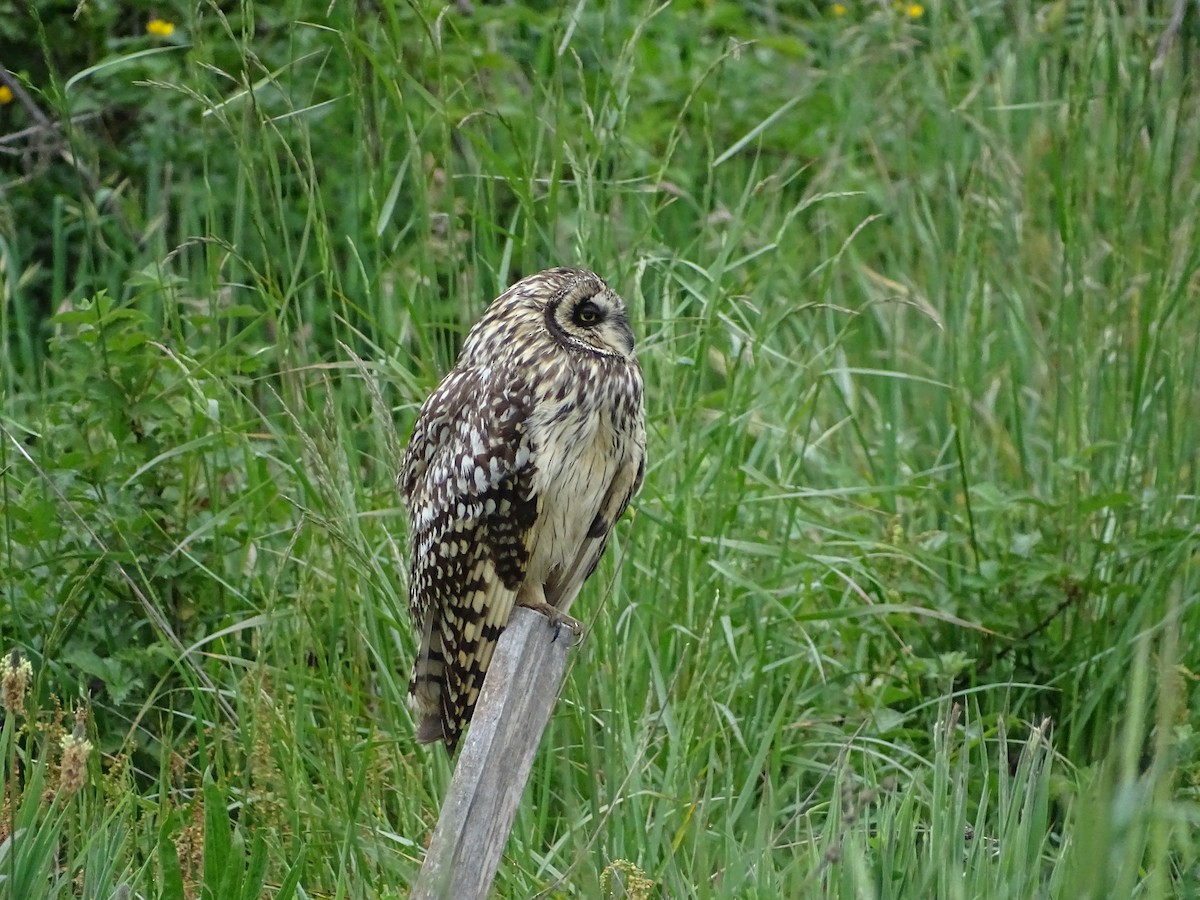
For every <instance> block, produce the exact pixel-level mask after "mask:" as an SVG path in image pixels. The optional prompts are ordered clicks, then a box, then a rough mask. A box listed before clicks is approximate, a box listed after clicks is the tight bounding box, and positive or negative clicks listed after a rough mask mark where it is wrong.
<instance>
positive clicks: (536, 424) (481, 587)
mask: <svg viewBox="0 0 1200 900" xmlns="http://www.w3.org/2000/svg"><path fill="white" fill-rule="evenodd" d="M645 460H646V430H645V424H644V416H643V409H642V375H641V371H640V370H639V369H638V366H637V363H636V362H635V361H634V358H633V332H632V330H631V329H630V327H629V318H628V315H627V313H626V310H625V304H624V303H623V302H622V300H621V298H620V297H618V296H617V294H616V293H614V292H613V291H612V290H611V289H610V288H609V287H608V286H607V285H606V284H605V283H604V282H603V281H601V280H600V278H599V277H598V276H596V275H595V274H593V273H591V272H588V271H584V270H582V269H549V270H547V271H545V272H541V273H539V274H537V275H533V276H531V277H529V278H526V279H524V280H523V281H520V282H518V283H517V284H515V285H513V286H512V287H511V288H509V289H508V290H507V291H505V292H504V293H503V294H502V295H500V297H499V298H497V299H496V301H495V302H493V303H492V305H491V306H490V307H489V308H488V310H487V311H486V312H485V313H484V315H483V318H482V319H480V321H479V323H478V324H477V325H476V326H475V327H474V328H472V329H471V333H470V334H469V335H468V336H467V339H466V341H465V342H464V344H463V348H462V352H461V354H460V355H459V358H458V361H457V362H456V363H455V366H454V368H453V369H452V370H451V371H450V373H449V374H448V375H446V377H445V378H444V379H443V380H442V382H441V384H439V385H438V387H437V389H436V390H434V392H433V393H432V394H431V395H430V396H429V399H428V400H426V401H425V403H424V405H423V406H422V407H421V411H420V414H419V415H418V417H417V423H416V425H415V427H414V428H413V434H412V439H411V440H410V442H409V446H408V450H407V452H406V453H405V456H404V462H403V465H402V467H401V471H400V479H399V483H400V490H401V492H402V493H403V495H404V498H405V501H406V503H407V505H408V510H409V522H410V549H411V552H412V577H411V581H410V588H409V605H410V609H411V612H412V615H413V619H414V621H415V622H416V625H417V630H418V639H419V647H418V650H417V658H416V661H415V663H414V665H413V675H412V681H411V683H410V685H409V700H410V702H411V703H412V705H413V707H414V709H415V710H416V711H417V713H418V714H419V715H420V723H419V725H418V730H417V740H418V741H421V742H422V743H425V742H430V741H437V740H441V741H444V742H445V744H446V747H447V749H448V750H449V751H450V752H451V753H453V752H454V749H455V747H456V746H457V744H458V739H459V735H460V734H461V731H462V729H463V727H464V726H465V725H466V723H467V722H468V721H469V720H470V718H471V713H472V711H473V710H474V708H475V701H476V699H477V698H478V696H479V689H480V687H481V686H482V684H483V677H484V675H485V674H486V673H487V668H488V664H489V663H490V662H491V658H492V652H493V650H494V649H495V645H496V640H497V639H498V638H499V637H500V634H501V633H502V632H503V631H504V627H505V626H506V625H507V624H508V618H509V615H510V614H511V613H512V609H513V606H515V605H517V604H520V605H523V606H529V607H532V608H534V609H538V610H540V611H542V612H544V613H546V614H547V615H548V616H549V617H550V619H551V621H552V622H553V623H554V624H555V625H556V626H558V625H563V624H566V625H568V626H569V627H572V628H577V627H578V623H577V622H575V620H574V619H571V618H570V617H569V616H568V615H567V610H568V608H569V607H570V605H571V603H572V601H574V599H575V596H576V595H577V594H578V593H579V589H580V587H581V586H582V585H583V582H584V581H585V580H587V578H588V576H590V575H591V574H592V572H593V571H594V570H595V568H596V564H597V562H599V559H600V556H601V554H602V553H603V552H604V547H605V544H606V542H607V540H608V535H609V532H610V531H611V530H612V527H613V525H614V524H615V522H616V521H617V519H618V518H619V517H620V515H621V513H622V512H624V510H625V507H626V506H627V505H628V503H629V501H630V498H632V497H633V495H634V494H635V493H636V492H637V491H638V489H639V488H640V487H641V484H642V476H643V474H644V472H645Z"/></svg>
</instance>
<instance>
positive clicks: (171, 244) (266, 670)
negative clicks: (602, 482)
mask: <svg viewBox="0 0 1200 900" xmlns="http://www.w3.org/2000/svg"><path fill="white" fill-rule="evenodd" d="M0 6H3V5H0ZM1161 6H1162V5H1161V4H1132V5H1126V4H1115V3H1094V4H1093V3H1076V2H1066V0H1060V2H1055V3H1033V2H1030V3H1005V4H1001V3H958V2H953V0H950V2H944V3H938V4H932V3H931V4H926V5H924V6H922V5H919V4H898V5H894V4H891V3H882V2H881V3H867V2H863V3H846V4H830V5H828V6H822V5H815V4H808V3H797V4H762V5H758V4H736V3H730V2H699V0H696V2H677V3H672V4H669V5H661V6H660V5H658V4H629V3H610V4H586V3H580V4H573V5H570V6H568V7H562V8H560V6H559V5H558V4H509V3H482V2H478V3H476V4H474V5H472V4H470V3H457V4H450V5H443V4H432V3H424V2H415V3H410V4H406V5H400V4H393V3H390V2H383V3H378V4H348V3H332V4H327V3H321V4H316V3H311V2H309V0H289V2H286V3H282V4H276V5H270V4H254V3H252V2H249V0H245V2H241V3H236V4H233V3H226V4H220V3H211V2H206V3H200V4H196V5H194V6H190V5H187V4H174V3H171V4H154V5H153V6H151V5H149V4H144V3H140V2H131V3H124V4H115V3H86V4H80V5H78V8H76V4H74V3H71V4H63V3H57V2H51V0H42V2H36V3H27V4H20V5H18V8H16V9H12V8H9V9H8V10H7V14H6V15H4V16H0V40H2V41H3V42H4V45H3V63H4V66H5V67H6V70H7V72H8V76H7V77H6V79H5V83H4V86H3V88H2V89H0V101H2V102H0V130H3V132H4V134H5V135H6V136H5V137H4V139H3V141H2V142H0V148H2V149H3V151H4V153H3V155H0V177H2V178H3V180H4V182H5V190H4V191H3V193H2V194H0V295H2V298H3V305H2V306H0V345H2V347H3V350H2V353H0V355H2V359H0V384H2V385H3V399H2V401H0V498H2V513H0V573H2V577H0V652H3V653H4V657H3V664H2V665H0V676H2V677H0V682H2V683H3V694H2V696H0V700H2V701H3V704H2V705H3V708H4V713H3V725H2V729H0V760H2V766H3V768H2V770H0V788H2V790H3V802H2V804H0V896H8V897H14V898H15V897H20V898H38V897H50V896H62V895H78V896H86V897H109V896H133V895H140V896H161V897H171V898H174V897H188V898H191V897H201V896H210V897H245V898H250V897H259V896H269V897H278V898H289V897H314V896H329V897H334V896H337V897H363V898H367V897H400V896H404V895H405V894H406V893H407V888H408V886H409V885H411V883H412V882H413V879H414V878H415V876H416V873H417V871H418V870H419V867H420V862H421V859H422V853H423V843H424V842H425V841H426V840H427V838H428V836H429V834H430V832H431V830H432V827H433V825H434V823H435V822H436V819H437V815H438V803H439V800H440V798H441V796H442V795H443V793H444V791H445V787H446V784H447V782H448V779H449V776H450V774H451V764H450V762H449V761H448V760H446V759H445V758H444V754H442V753H441V751H440V750H435V751H432V752H431V751H430V750H428V749H426V748H418V747H416V746H415V745H414V743H413V741H412V727H411V720H410V718H409V714H408V711H407V707H406V704H405V693H406V689H407V673H408V666H409V664H410V661H411V655H412V649H413V642H412V637H411V634H410V632H409V627H408V623H407V619H406V612H405V582H404V570H405V561H404V556H405V554H404V528H403V515H402V511H401V509H400V508H399V505H398V498H397V496H396V494H395V489H394V476H395V472H396V469H397V461H398V459H399V455H400V452H401V451H400V448H401V447H402V445H403V441H404V439H405V438H406V436H407V433H408V429H409V428H410V426H411V423H412V420H413V417H414V414H415V411H416V408H417V406H418V405H419V403H420V402H421V400H422V399H423V398H424V396H425V395H426V394H427V392H428V391H429V389H430V388H431V387H432V386H433V384H434V383H436V380H437V378H438V377H439V375H440V374H441V373H442V372H444V371H445V370H446V368H448V367H449V365H450V364H451V362H452V360H453V358H454V354H455V351H456V348H457V346H458V343H459V341H460V340H461V338H462V336H463V334H464V333H465V330H466V329H467V328H468V327H469V326H470V324H471V323H472V322H473V321H474V320H475V319H476V318H477V317H478V315H479V313H480V311H481V310H482V309H483V307H484V305H485V304H486V303H487V302H488V301H489V300H490V299H491V298H492V297H494V296H495V295H496V294H497V293H499V291H501V290H502V289H503V288H504V287H505V286H507V285H508V284H509V283H511V282H512V281H514V280H515V279H516V278H518V277H519V276H522V275H525V274H529V273H531V272H534V271H536V270H538V269H541V268H544V267H547V266H550V265H556V264H572V265H584V266H589V267H592V268H594V269H596V270H597V271H599V272H600V273H601V274H602V275H603V276H604V277H605V278H606V279H607V280H608V281H609V283H610V284H612V285H613V286H614V287H616V288H617V289H618V290H619V291H620V292H621V293H622V294H623V295H624V296H625V297H626V298H627V300H628V301H629V303H630V306H631V308H632V311H633V313H634V318H635V322H636V327H637V330H638V331H639V334H640V338H641V339H640V351H639V352H640V359H641V361H642V365H643V368H644V370H645V374H646V381H647V385H648V409H649V420H650V432H651V433H650V453H651V468H650V470H649V472H648V476H647V483H646V487H645V490H644V492H643V493H642V495H641V497H640V498H639V499H638V500H637V502H636V503H635V505H634V509H633V512H632V514H631V515H630V516H629V517H628V519H627V521H625V522H624V523H622V524H621V526H620V527H619V529H618V535H617V539H616V542H615V546H614V547H613V552H611V553H610V554H609V556H608V558H606V560H605V562H604V563H603V564H602V566H601V568H600V570H599V572H598V573H597V575H596V577H595V578H594V579H593V581H592V582H591V583H589V586H588V588H587V589H586V590H585V592H584V595H583V596H582V598H581V600H580V603H579V604H578V606H577V607H576V608H575V610H573V611H574V612H576V614H577V615H581V616H583V617H586V618H587V626H588V635H587V639H586V641H585V642H584V643H583V644H582V646H581V647H580V648H579V649H578V651H577V652H576V653H575V657H574V661H573V665H572V671H571V672H570V673H569V675H568V680H567V684H566V687H565V689H564V693H563V696H562V698H561V700H560V702H559V705H558V707H557V709H556V712H555V715H554V717H553V719H552V722H551V725H550V728H549V730H548V731H547V733H546V736H545V738H544V741H543V746H542V749H541V751H540V755H539V758H538V760H537V762H536V764H535V768H534V773H533V776H532V779H531V782H530V785H529V788H528V790H527V793H526V797H525V800H524V803H523V806H522V808H521V810H520V812H519V814H518V817H517V821H516V824H515V827H514V830H513V833H512V836H511V839H510V842H509V846H508V852H507V855H506V858H505V861H504V864H503V866H502V869H501V872H500V876H499V879H498V881H497V887H496V891H497V894H498V895H499V896H503V897H532V896H539V895H541V896H561V897H594V896H605V897H687V896H712V897H737V898H749V897H764V898H766V897H800V896H821V897H829V898H835V897H876V898H888V897H896V898H899V897H939V898H955V897H1019V898H1029V897H1072V898H1075V897H1146V898H1163V897H1176V896H1178V897H1186V896H1193V895H1194V894H1195V892H1196V890H1197V887H1198V885H1200V860H1198V851H1200V843H1198V842H1197V840H1196V838H1195V836H1194V835H1195V832H1196V825H1197V821H1198V819H1200V807H1198V806H1197V803H1196V792H1197V784H1198V783H1200V767H1198V766H1197V763H1196V759H1197V758H1198V754H1197V750H1198V747H1197V743H1198V740H1200V739H1198V738H1197V736H1196V735H1195V733H1194V727H1193V725H1192V719H1193V718H1194V714H1195V712H1196V711H1197V709H1198V705H1200V696H1198V690H1200V689H1198V687H1197V684H1196V682H1197V680H1198V678H1200V676H1198V675H1197V674H1196V673H1197V672H1200V658H1198V657H1197V650H1196V649H1195V647H1194V646H1193V645H1192V643H1191V641H1190V640H1189V639H1188V636H1189V635H1193V634H1195V633H1197V628H1198V627H1200V606H1198V601H1200V567H1198V560H1200V557H1198V555H1197V546H1198V539H1200V528H1198V526H1197V522H1200V508H1198V504H1200V501H1198V500H1197V498H1198V497H1200V466H1198V465H1197V456H1196V448H1197V447H1198V446H1200V420H1198V418H1197V416H1196V411H1197V410H1200V355H1198V354H1197V352H1196V347H1197V344H1198V342H1200V297H1198V296H1197V293H1198V291H1200V231H1198V221H1197V219H1198V216H1200V178H1198V177H1197V176H1198V175H1200V171H1198V162H1197V156H1196V148H1197V147H1200V115H1198V113H1200V109H1198V103H1197V99H1198V97H1197V92H1196V87H1195V71H1196V65H1197V63H1198V62H1200V55H1198V51H1200V32H1198V31H1197V27H1198V25H1200V21H1198V20H1197V16H1196V11H1195V9H1193V8H1192V6H1190V5H1187V4H1178V11H1181V12H1182V17H1181V18H1173V14H1174V13H1175V12H1176V10H1174V9H1164V8H1160V7H1161ZM25 662H28V663H29V665H28V667H26V666H25V664H24V663H25ZM85 767H86V768H85Z"/></svg>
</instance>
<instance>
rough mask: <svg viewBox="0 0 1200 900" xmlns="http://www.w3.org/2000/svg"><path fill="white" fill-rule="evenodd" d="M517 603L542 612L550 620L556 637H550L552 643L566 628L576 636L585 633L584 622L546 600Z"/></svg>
mask: <svg viewBox="0 0 1200 900" xmlns="http://www.w3.org/2000/svg"><path fill="white" fill-rule="evenodd" d="M517 605H518V606H524V607H525V608H526V609H532V610H533V611H534V612H540V613H541V614H542V615H543V616H545V617H546V618H547V619H549V620H550V624H551V625H552V626H554V637H552V638H550V642H551V643H554V642H555V641H557V640H558V635H559V632H561V631H562V630H563V629H564V628H565V629H567V630H568V631H570V632H571V633H572V635H574V636H576V637H578V636H579V635H580V634H582V633H583V624H582V623H581V622H580V621H579V620H578V619H573V618H571V617H570V616H568V615H567V614H566V613H565V612H563V611H562V610H561V609H559V608H558V607H556V606H551V605H550V604H549V603H546V602H545V601H544V600H525V601H518V603H517Z"/></svg>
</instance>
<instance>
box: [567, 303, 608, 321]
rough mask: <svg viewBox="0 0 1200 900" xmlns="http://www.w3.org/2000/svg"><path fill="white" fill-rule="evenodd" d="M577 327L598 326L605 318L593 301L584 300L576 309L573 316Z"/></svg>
mask: <svg viewBox="0 0 1200 900" xmlns="http://www.w3.org/2000/svg"><path fill="white" fill-rule="evenodd" d="M572 318H573V319H574V320H575V324H576V325H596V324H597V323H599V321H600V320H601V319H603V318H604V316H603V314H602V313H601V312H600V307H598V306H597V305H596V304H595V303H593V302H592V301H591V300H584V301H583V302H582V303H580V304H579V305H578V306H577V307H575V314H574V316H572Z"/></svg>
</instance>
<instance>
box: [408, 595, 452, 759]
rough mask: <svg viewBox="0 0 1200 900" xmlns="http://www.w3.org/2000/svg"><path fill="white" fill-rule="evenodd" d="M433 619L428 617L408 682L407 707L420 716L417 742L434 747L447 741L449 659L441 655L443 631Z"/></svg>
mask: <svg viewBox="0 0 1200 900" xmlns="http://www.w3.org/2000/svg"><path fill="white" fill-rule="evenodd" d="M433 620H434V616H428V617H427V618H426V622H425V627H424V628H423V629H422V633H421V645H420V647H419V648H418V649H417V658H416V660H415V661H414V662H413V672H412V679H411V680H410V681H409V683H408V705H409V707H410V708H411V709H412V710H413V712H415V713H416V714H417V715H418V716H420V721H419V722H418V723H417V743H419V744H432V743H433V742H434V741H442V740H445V739H446V732H445V728H443V727H442V705H443V701H442V697H443V695H444V694H445V692H446V660H445V657H444V656H443V654H442V635H441V631H440V629H435V628H434V627H433Z"/></svg>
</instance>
